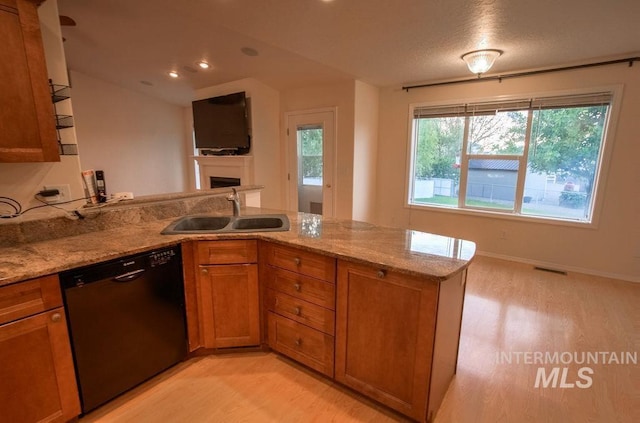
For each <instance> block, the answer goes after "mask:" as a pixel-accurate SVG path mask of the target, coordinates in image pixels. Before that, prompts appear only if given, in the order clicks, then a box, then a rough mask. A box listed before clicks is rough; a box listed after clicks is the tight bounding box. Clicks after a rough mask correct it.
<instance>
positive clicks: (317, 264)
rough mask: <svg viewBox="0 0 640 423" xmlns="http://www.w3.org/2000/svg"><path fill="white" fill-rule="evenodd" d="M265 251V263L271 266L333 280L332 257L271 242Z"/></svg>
mask: <svg viewBox="0 0 640 423" xmlns="http://www.w3.org/2000/svg"><path fill="white" fill-rule="evenodd" d="M267 251H268V257H267V263H269V264H270V265H272V266H275V267H280V268H282V269H286V270H290V271H292V272H297V273H301V274H303V275H307V276H311V277H314V278H318V279H322V280H324V281H328V282H335V279H336V260H335V259H334V258H331V257H328V256H323V255H321V254H315V253H310V252H308V251H302V250H299V249H296V248H289V247H284V246H281V245H273V244H271V245H269V248H268V250H267Z"/></svg>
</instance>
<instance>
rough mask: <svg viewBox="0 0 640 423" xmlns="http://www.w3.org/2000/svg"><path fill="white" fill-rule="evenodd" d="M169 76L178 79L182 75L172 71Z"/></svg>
mask: <svg viewBox="0 0 640 423" xmlns="http://www.w3.org/2000/svg"><path fill="white" fill-rule="evenodd" d="M169 76H170V77H172V78H177V77H179V76H180V74H178V72H176V71H170V72H169Z"/></svg>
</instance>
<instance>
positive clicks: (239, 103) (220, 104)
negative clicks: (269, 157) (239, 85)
mask: <svg viewBox="0 0 640 423" xmlns="http://www.w3.org/2000/svg"><path fill="white" fill-rule="evenodd" d="M191 105H192V108H193V131H194V135H195V141H196V148H199V149H201V150H200V151H201V153H204V154H247V153H248V152H249V149H250V147H251V140H250V134H249V111H248V107H247V98H246V96H245V93H244V92H239V93H233V94H229V95H223V96H219V97H211V98H207V99H204V100H196V101H193V102H192V103H191Z"/></svg>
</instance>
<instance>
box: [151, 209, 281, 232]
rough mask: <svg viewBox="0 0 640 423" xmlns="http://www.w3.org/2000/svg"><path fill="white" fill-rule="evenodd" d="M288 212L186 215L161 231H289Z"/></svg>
mask: <svg viewBox="0 0 640 423" xmlns="http://www.w3.org/2000/svg"><path fill="white" fill-rule="evenodd" d="M289 227H290V224H289V218H288V217H287V215H286V214H261V215H254V216H206V215H200V216H184V217H182V218H180V219H178V220H175V221H173V222H171V224H170V225H169V226H167V227H166V228H164V229H163V230H162V232H161V234H163V235H172V234H198V233H202V234H205V233H207V234H208V233H233V232H276V231H288V230H289Z"/></svg>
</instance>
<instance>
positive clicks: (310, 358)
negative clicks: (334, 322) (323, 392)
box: [268, 312, 334, 377]
mask: <svg viewBox="0 0 640 423" xmlns="http://www.w3.org/2000/svg"><path fill="white" fill-rule="evenodd" d="M268 319H269V346H270V347H271V348H273V349H274V350H276V351H278V352H281V353H282V354H284V355H286V356H289V357H291V358H293V359H294V360H296V361H299V362H300V363H302V364H304V365H306V366H309V367H311V368H312V369H315V370H317V371H319V372H321V373H324V374H325V375H327V376H329V377H333V352H334V338H333V336H331V335H327V334H326V333H323V332H320V331H318V330H315V329H311V328H310V327H307V326H305V325H302V324H300V323H298V322H295V321H293V320H290V319H287V318H286V317H282V316H279V315H277V314H275V313H272V312H269V318H268Z"/></svg>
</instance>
